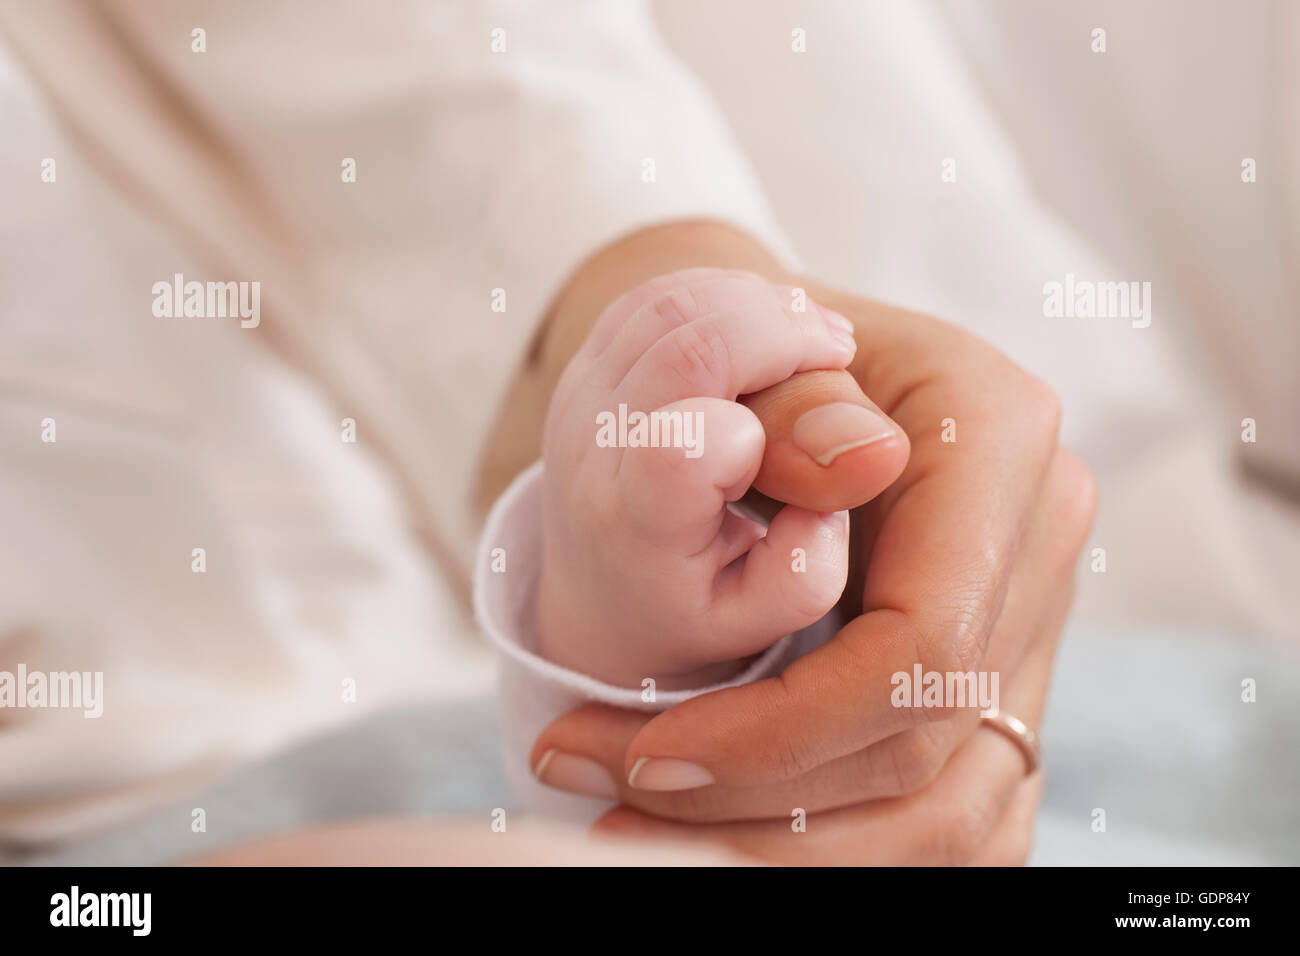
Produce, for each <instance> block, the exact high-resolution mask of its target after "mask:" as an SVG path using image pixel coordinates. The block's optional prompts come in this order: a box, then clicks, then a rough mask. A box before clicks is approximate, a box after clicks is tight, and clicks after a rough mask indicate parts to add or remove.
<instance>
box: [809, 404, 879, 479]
mask: <svg viewBox="0 0 1300 956" xmlns="http://www.w3.org/2000/svg"><path fill="white" fill-rule="evenodd" d="M894 434H895V428H894V425H893V423H892V422H890V421H889V420H888V419H886V418H884V417H883V416H881V415H879V414H877V413H876V412H873V411H872V410H871V409H869V408H863V407H862V406H861V405H854V404H852V403H851V402H831V403H830V404H829V405H819V406H818V407H817V408H814V409H812V410H811V411H807V412H804V413H803V414H802V415H800V416H799V419H798V420H797V421H796V422H795V423H794V431H793V433H792V434H791V436H790V437H791V439H792V440H793V441H794V443H795V444H796V445H797V446H799V448H801V449H802V450H803V451H805V452H807V454H808V457H810V458H811V459H812V460H813V461H815V462H817V464H819V465H821V466H822V467H825V466H827V465H829V464H830V463H831V462H833V461H834V460H835V459H836V458H838V457H839V456H840V455H842V454H844V453H845V452H846V451H851V450H853V449H854V448H861V447H862V446H863V445H870V444H871V443H872V442H878V441H881V440H883V439H885V438H889V437H891V436H892V435H894Z"/></svg>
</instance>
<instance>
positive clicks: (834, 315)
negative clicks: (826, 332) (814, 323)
mask: <svg viewBox="0 0 1300 956" xmlns="http://www.w3.org/2000/svg"><path fill="white" fill-rule="evenodd" d="M817 308H818V309H820V310H821V316H822V320H823V321H824V322H825V323H826V327H827V328H828V329H830V330H831V335H832V336H834V338H835V340H836V341H837V342H839V343H840V344H841V345H844V346H846V347H847V348H849V349H852V350H854V351H856V350H857V347H858V343H857V340H856V339H854V337H853V323H852V322H850V321H849V320H848V319H846V318H845V317H844V316H842V315H840V314H839V313H838V312H832V311H831V310H830V309H827V308H824V307H823V306H820V305H819V306H817Z"/></svg>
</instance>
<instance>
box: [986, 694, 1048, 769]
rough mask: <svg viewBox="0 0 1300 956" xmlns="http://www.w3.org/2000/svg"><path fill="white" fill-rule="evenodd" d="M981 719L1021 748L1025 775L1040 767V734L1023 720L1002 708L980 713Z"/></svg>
mask: <svg viewBox="0 0 1300 956" xmlns="http://www.w3.org/2000/svg"><path fill="white" fill-rule="evenodd" d="M980 720H981V721H985V722H986V723H985V726H987V727H991V728H992V729H994V730H996V731H997V732H998V733H1000V734H1001V735H1002V736H1003V737H1006V738H1007V739H1008V740H1010V741H1011V742H1012V743H1013V744H1015V745H1016V746H1017V747H1018V748H1019V749H1020V753H1021V754H1022V755H1023V756H1024V758H1025V776H1029V775H1030V774H1031V773H1033V772H1034V771H1035V770H1037V769H1038V760H1039V750H1038V734H1036V733H1034V732H1033V731H1032V730H1030V729H1029V728H1028V727H1027V726H1026V725H1025V722H1024V721H1023V720H1021V719H1020V718H1019V717H1013V716H1012V715H1011V714H1004V713H1003V712H1002V711H1000V710H987V711H985V712H984V713H982V714H980Z"/></svg>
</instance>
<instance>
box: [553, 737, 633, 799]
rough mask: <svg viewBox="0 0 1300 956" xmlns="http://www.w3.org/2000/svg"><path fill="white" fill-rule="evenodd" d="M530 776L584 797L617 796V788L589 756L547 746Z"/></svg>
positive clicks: (606, 773)
mask: <svg viewBox="0 0 1300 956" xmlns="http://www.w3.org/2000/svg"><path fill="white" fill-rule="evenodd" d="M533 776H535V777H536V778H537V779H538V780H540V781H541V782H542V783H544V784H546V785H547V786H548V787H554V788H555V789H557V790H567V791H569V792H570V793H580V794H582V795H583V796H587V797H600V798H601V799H603V800H617V799H618V789H617V788H616V787H615V786H614V779H613V778H612V777H611V776H610V775H609V771H608V770H606V769H605V768H604V767H602V766H601V765H600V764H598V763H596V761H594V760H592V759H590V758H589V757H579V756H578V755H577V754H566V753H561V752H560V751H558V750H555V749H551V750H548V751H546V753H544V754H542V759H541V760H539V761H537V766H536V767H534V768H533Z"/></svg>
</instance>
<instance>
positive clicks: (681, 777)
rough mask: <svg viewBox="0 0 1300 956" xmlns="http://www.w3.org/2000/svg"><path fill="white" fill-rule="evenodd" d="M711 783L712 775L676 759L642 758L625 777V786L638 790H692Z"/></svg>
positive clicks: (695, 765) (701, 768)
mask: <svg viewBox="0 0 1300 956" xmlns="http://www.w3.org/2000/svg"><path fill="white" fill-rule="evenodd" d="M711 783H713V774H711V773H709V772H708V771H707V770H705V769H704V768H703V767H701V766H699V765H698V764H693V763H691V762H689V761H686V760H678V759H677V758H676V757H642V758H641V759H640V760H638V761H637V762H636V763H635V764H633V765H632V772H631V773H629V774H628V775H627V785H628V786H629V787H635V788H636V789H638V790H694V789H695V788H696V787H707V786H708V785H709V784H711Z"/></svg>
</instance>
